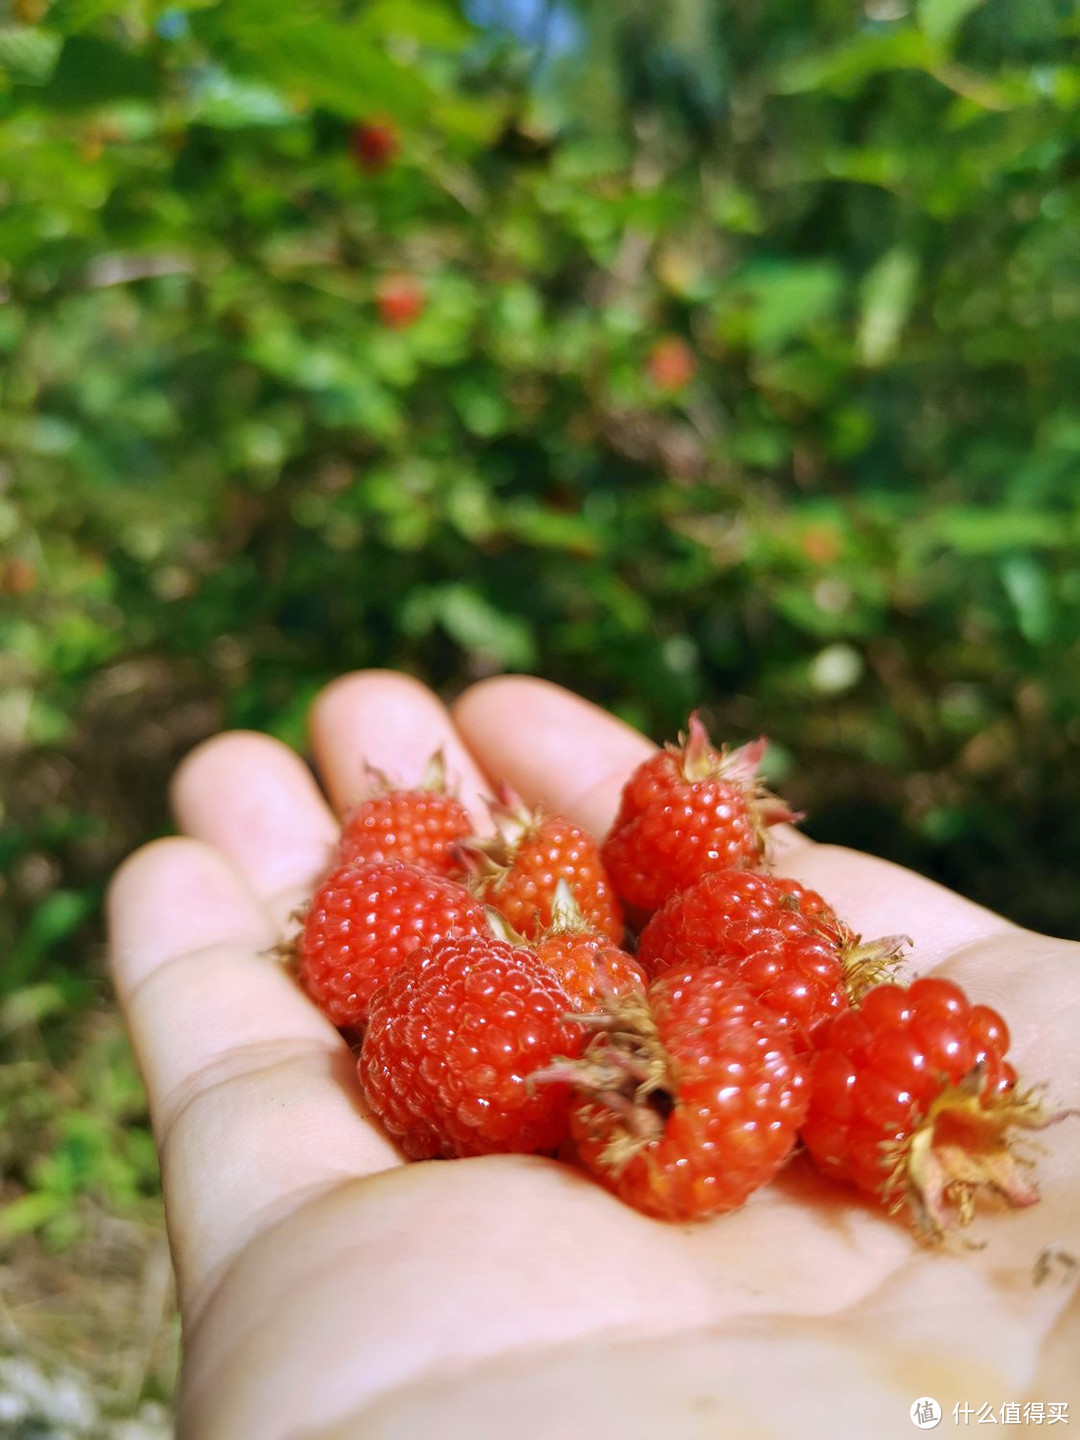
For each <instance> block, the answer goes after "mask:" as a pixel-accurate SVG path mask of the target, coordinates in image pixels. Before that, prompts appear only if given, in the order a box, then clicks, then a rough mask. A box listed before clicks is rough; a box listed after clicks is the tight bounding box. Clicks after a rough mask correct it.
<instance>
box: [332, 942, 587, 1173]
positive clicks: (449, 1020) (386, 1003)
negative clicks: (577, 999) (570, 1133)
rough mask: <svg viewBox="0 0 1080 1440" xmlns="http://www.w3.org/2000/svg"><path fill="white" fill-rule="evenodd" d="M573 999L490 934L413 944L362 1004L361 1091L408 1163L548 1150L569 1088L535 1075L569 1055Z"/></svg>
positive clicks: (574, 1048) (575, 1041) (576, 1045)
mask: <svg viewBox="0 0 1080 1440" xmlns="http://www.w3.org/2000/svg"><path fill="white" fill-rule="evenodd" d="M569 1009H570V999H569V997H568V995H567V994H566V991H565V990H564V989H563V988H562V986H561V985H560V984H559V982H558V980H557V979H556V977H555V976H554V975H553V974H552V973H551V971H550V970H548V969H547V967H546V966H544V965H542V964H541V963H540V962H539V961H538V960H537V958H536V956H535V955H533V954H532V953H531V952H530V951H528V950H521V949H515V948H514V947H513V946H510V945H505V944H503V942H502V941H501V940H495V939H493V938H491V937H490V936H472V937H469V938H466V939H457V940H445V941H442V942H440V943H438V944H436V945H433V946H431V947H430V948H428V949H425V950H420V951H417V952H416V953H415V954H414V955H413V956H412V957H411V958H410V960H409V961H408V963H407V964H405V965H404V966H402V967H401V969H399V970H398V971H397V972H396V973H395V974H394V975H392V976H391V977H390V979H389V980H387V982H386V983H385V984H384V985H382V986H381V987H380V988H379V990H378V991H377V992H376V994H375V998H374V999H373V1000H372V1002H371V1019H370V1021H369V1023H368V1028H367V1031H366V1033H365V1035H364V1042H363V1046H362V1048H361V1051H360V1063H359V1067H358V1074H359V1077H360V1084H361V1086H362V1087H363V1091H364V1096H365V1098H366V1100H367V1102H368V1104H369V1105H370V1106H371V1108H372V1110H373V1111H374V1112H375V1114H376V1115H377V1116H378V1117H379V1119H380V1120H381V1121H382V1123H383V1124H384V1125H385V1127H386V1129H387V1131H388V1132H389V1133H390V1134H391V1135H392V1136H394V1138H395V1139H397V1140H398V1141H399V1142H400V1143H401V1147H402V1149H403V1150H404V1151H405V1153H406V1155H408V1156H409V1158H410V1159H412V1160H427V1159H431V1158H434V1157H442V1158H449V1157H451V1156H454V1155H490V1154H496V1153H503V1152H506V1151H515V1152H534V1151H539V1150H554V1149H555V1148H556V1147H557V1146H558V1145H559V1144H560V1143H561V1141H562V1140H563V1139H564V1137H565V1134H566V1130H567V1120H568V1109H569V1103H570V1092H569V1088H568V1086H567V1085H566V1084H565V1083H563V1084H558V1083H556V1084H551V1085H542V1086H536V1085H534V1084H533V1083H532V1081H531V1076H532V1075H533V1072H534V1071H537V1070H540V1069H542V1068H544V1067H545V1066H548V1065H549V1064H550V1063H551V1061H552V1060H553V1059H554V1057H555V1056H557V1055H574V1054H576V1053H577V1052H578V1051H579V1050H580V1048H581V1044H582V1036H581V1032H580V1030H579V1029H578V1028H577V1027H575V1026H573V1025H571V1024H568V1023H567V1021H566V1020H565V1019H564V1015H565V1014H566V1012H567V1011H568V1010H569Z"/></svg>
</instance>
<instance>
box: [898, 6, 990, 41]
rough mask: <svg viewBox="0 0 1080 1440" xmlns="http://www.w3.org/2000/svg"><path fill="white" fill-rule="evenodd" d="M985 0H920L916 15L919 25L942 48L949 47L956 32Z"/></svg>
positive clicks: (916, 7)
mask: <svg viewBox="0 0 1080 1440" xmlns="http://www.w3.org/2000/svg"><path fill="white" fill-rule="evenodd" d="M983 3H984V0H918V3H917V4H916V6H915V16H916V19H917V20H918V22H919V25H920V26H921V27H922V29H923V30H924V31H925V33H926V34H927V35H928V36H929V38H930V39H931V40H932V41H933V42H934V44H935V45H940V46H941V47H942V49H948V48H949V47H950V46H951V45H952V42H953V40H954V38H955V36H956V32H957V31H958V30H959V29H960V26H961V25H962V24H963V23H964V21H965V20H966V19H967V17H968V16H969V15H970V14H971V12H972V11H973V10H977V9H978V8H979V6H980V5H982V4H983Z"/></svg>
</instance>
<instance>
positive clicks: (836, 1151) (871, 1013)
mask: <svg viewBox="0 0 1080 1440" xmlns="http://www.w3.org/2000/svg"><path fill="white" fill-rule="evenodd" d="M1008 1048H1009V1031H1008V1028H1007V1026H1006V1024H1005V1021H1004V1020H1003V1019H1002V1018H1001V1016H1000V1015H998V1014H997V1012H996V1011H994V1010H991V1009H989V1008H988V1007H987V1006H986V1005H972V1004H971V1002H970V1001H969V1000H968V998H967V996H966V995H965V994H964V992H963V991H962V990H961V989H960V988H959V986H957V985H953V984H952V983H951V982H949V981H948V980H936V979H927V980H916V981H915V983H914V984H913V985H911V986H910V987H909V988H907V989H905V988H904V987H902V986H899V985H878V986H876V987H875V988H874V989H873V990H870V991H869V992H868V993H867V994H866V996H865V997H864V999H863V1002H862V1006H861V1008H860V1009H859V1010H851V1011H848V1013H847V1014H845V1015H840V1016H839V1017H838V1018H837V1019H836V1020H834V1021H833V1022H832V1023H831V1025H829V1027H828V1029H827V1030H826V1032H825V1034H824V1035H823V1036H822V1037H821V1038H820V1040H819V1046H818V1050H817V1053H815V1055H814V1056H813V1057H812V1061H811V1085H812V1092H811V1101H810V1112H809V1114H808V1116H807V1119H806V1123H805V1125H804V1126H803V1130H802V1138H803V1141H804V1142H805V1144H806V1148H807V1149H808V1150H809V1152H810V1155H811V1157H812V1158H813V1160H814V1162H815V1163H816V1164H817V1165H818V1167H819V1168H820V1169H821V1170H823V1171H824V1172H825V1174H827V1175H831V1176H834V1177H835V1178H837V1179H847V1180H851V1181H852V1182H853V1183H854V1184H855V1185H856V1186H858V1188H859V1189H860V1190H862V1191H865V1192H866V1193H867V1194H869V1195H873V1196H876V1197H877V1198H878V1199H879V1200H881V1201H882V1203H883V1204H885V1205H887V1206H890V1207H893V1208H896V1207H898V1206H899V1205H900V1204H902V1203H903V1202H905V1201H906V1202H907V1203H908V1205H909V1206H910V1208H911V1212H912V1215H913V1218H914V1221H915V1225H916V1229H917V1230H919V1231H920V1232H921V1233H923V1234H924V1235H928V1236H931V1237H936V1236H939V1235H941V1234H942V1233H943V1232H944V1231H945V1230H946V1228H947V1227H948V1225H949V1222H950V1215H949V1211H948V1208H947V1207H948V1206H949V1204H950V1203H951V1204H954V1205H955V1206H956V1207H957V1210H958V1212H959V1215H958V1218H959V1221H960V1223H961V1224H964V1223H966V1222H967V1220H968V1219H970V1216H971V1213H972V1209H973V1205H974V1199H975V1196H976V1193H977V1192H978V1191H980V1190H991V1191H993V1192H995V1193H997V1194H998V1195H1000V1196H1002V1197H1003V1198H1004V1199H1006V1200H1007V1201H1008V1202H1009V1203H1010V1204H1011V1205H1031V1204H1034V1202H1035V1201H1036V1200H1037V1199H1038V1193H1037V1191H1036V1190H1035V1189H1034V1188H1033V1187H1032V1185H1031V1184H1030V1182H1029V1181H1028V1180H1026V1179H1025V1178H1024V1177H1023V1175H1022V1174H1021V1171H1020V1169H1019V1168H1018V1162H1017V1160H1016V1158H1015V1157H1014V1156H1013V1155H1012V1154H1011V1152H1010V1147H1009V1138H1010V1136H1009V1132H1010V1131H1011V1130H1013V1129H1017V1128H1019V1129H1041V1128H1043V1127H1044V1126H1045V1125H1047V1124H1049V1123H1051V1122H1052V1121H1053V1120H1056V1119H1060V1118H1062V1117H1061V1116H1060V1115H1055V1116H1048V1115H1046V1114H1044V1113H1043V1112H1042V1111H1041V1110H1040V1108H1039V1107H1038V1105H1037V1104H1035V1102H1034V1101H1033V1100H1032V1098H1031V1095H1030V1092H1029V1093H1028V1094H1025V1095H1017V1094H1016V1093H1015V1087H1016V1072H1015V1070H1014V1069H1013V1067H1012V1066H1011V1065H1010V1064H1009V1062H1008V1061H1007V1060H1006V1059H1005V1054H1006V1051H1007V1050H1008Z"/></svg>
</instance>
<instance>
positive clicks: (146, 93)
mask: <svg viewBox="0 0 1080 1440" xmlns="http://www.w3.org/2000/svg"><path fill="white" fill-rule="evenodd" d="M157 93H158V73H157V69H156V67H155V66H154V63H153V61H152V60H151V59H150V58H149V57H148V56H146V55H141V54H138V53H136V52H134V51H130V50H123V49H121V48H120V46H119V45H113V44H111V43H110V42H109V41H108V40H99V39H97V38H96V36H93V35H73V36H71V37H70V38H69V39H67V40H65V42H64V48H63V50H61V52H60V58H59V60H58V61H57V63H56V69H55V70H54V72H53V75H52V79H51V80H50V81H49V83H48V85H47V86H45V88H44V90H43V91H42V96H41V98H42V100H43V101H44V103H46V104H48V105H49V106H51V107H52V108H54V109H57V110H81V109H89V108H92V107H96V106H99V105H111V104H114V103H115V102H116V101H118V100H151V99H153V98H154V97H155V96H156V95H157Z"/></svg>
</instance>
